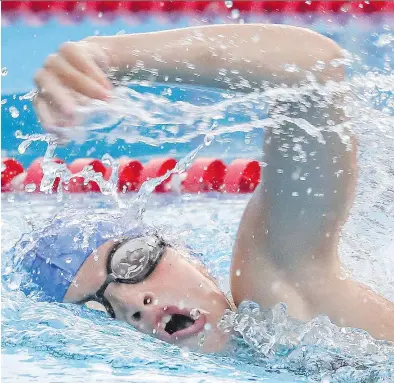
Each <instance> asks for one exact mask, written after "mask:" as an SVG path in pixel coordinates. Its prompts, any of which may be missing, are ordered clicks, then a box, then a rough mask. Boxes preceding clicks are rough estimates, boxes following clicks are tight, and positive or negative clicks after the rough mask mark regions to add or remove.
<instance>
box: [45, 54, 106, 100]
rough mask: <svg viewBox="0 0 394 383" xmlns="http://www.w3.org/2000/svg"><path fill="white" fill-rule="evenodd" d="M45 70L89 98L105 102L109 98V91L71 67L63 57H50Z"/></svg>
mask: <svg viewBox="0 0 394 383" xmlns="http://www.w3.org/2000/svg"><path fill="white" fill-rule="evenodd" d="M94 65H96V64H94ZM45 69H46V70H48V71H49V72H51V73H52V74H54V75H55V76H56V77H57V78H58V80H59V81H60V82H61V83H62V84H63V85H65V86H66V87H69V88H71V89H73V90H75V91H76V92H78V93H81V94H83V95H85V96H87V97H89V98H95V99H98V100H103V101H104V100H106V99H107V98H108V97H109V92H108V89H106V88H105V87H104V86H103V85H101V84H99V83H98V82H97V81H95V80H94V79H92V78H91V77H89V76H88V75H87V74H85V73H83V72H80V71H79V70H78V68H76V67H75V66H73V65H71V64H70V63H69V62H68V61H66V60H65V59H64V58H63V57H61V56H52V57H49V58H48V60H47V62H46V63H45Z"/></svg>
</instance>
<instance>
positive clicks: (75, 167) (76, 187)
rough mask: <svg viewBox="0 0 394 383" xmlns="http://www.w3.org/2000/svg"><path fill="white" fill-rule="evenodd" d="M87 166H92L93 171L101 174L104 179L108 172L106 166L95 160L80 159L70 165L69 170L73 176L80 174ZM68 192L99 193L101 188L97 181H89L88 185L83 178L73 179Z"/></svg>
mask: <svg viewBox="0 0 394 383" xmlns="http://www.w3.org/2000/svg"><path fill="white" fill-rule="evenodd" d="M85 166H91V167H92V170H94V171H95V172H96V173H101V174H102V175H103V177H104V175H105V173H106V171H107V168H106V167H105V166H104V164H103V163H102V162H101V161H100V160H97V159H95V158H80V159H78V160H75V161H74V162H72V163H71V164H70V165H69V169H70V170H71V172H72V173H73V174H75V173H78V172H80V171H81V170H82V169H83V168H84V167H85ZM66 188H67V186H66ZM68 191H69V192H71V193H81V192H82V193H87V192H99V191H100V187H99V185H98V184H97V182H95V181H89V182H88V183H86V182H85V180H84V178H83V177H72V178H71V179H70V183H69V184H68Z"/></svg>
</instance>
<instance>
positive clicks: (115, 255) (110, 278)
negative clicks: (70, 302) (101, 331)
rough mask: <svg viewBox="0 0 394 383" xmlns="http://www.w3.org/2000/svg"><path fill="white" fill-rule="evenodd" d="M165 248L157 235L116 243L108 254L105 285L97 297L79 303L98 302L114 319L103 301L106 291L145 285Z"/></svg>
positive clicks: (124, 239) (122, 240)
mask: <svg viewBox="0 0 394 383" xmlns="http://www.w3.org/2000/svg"><path fill="white" fill-rule="evenodd" d="M166 246H169V245H168V244H167V243H165V242H164V240H162V239H161V238H159V237H158V236H156V235H146V236H143V237H138V238H123V239H120V240H117V241H116V243H115V245H114V246H113V247H112V249H111V250H110V252H109V253H108V259H107V277H106V279H105V282H104V283H103V284H102V285H101V287H100V288H99V289H98V290H97V292H96V293H95V294H94V295H90V296H88V297H86V298H85V299H83V300H82V301H80V302H79V303H86V302H89V301H95V302H98V303H100V304H102V305H103V306H104V307H105V309H106V311H107V312H108V314H109V315H110V316H111V317H112V318H115V311H114V309H113V307H112V305H111V303H109V301H108V299H107V298H105V297H104V293H105V290H106V289H107V287H108V286H109V285H110V284H111V283H113V282H117V283H127V284H136V283H140V282H142V281H144V280H145V279H146V278H148V277H149V275H150V274H152V272H153V271H154V270H155V268H156V266H157V264H158V262H159V260H160V258H161V257H162V255H163V253H164V249H165V247H166Z"/></svg>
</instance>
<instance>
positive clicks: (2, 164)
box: [1, 162, 7, 172]
mask: <svg viewBox="0 0 394 383" xmlns="http://www.w3.org/2000/svg"><path fill="white" fill-rule="evenodd" d="M6 169H7V166H5V163H4V162H2V163H1V171H2V172H4V170H6Z"/></svg>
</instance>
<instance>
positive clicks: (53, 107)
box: [33, 39, 113, 132]
mask: <svg viewBox="0 0 394 383" xmlns="http://www.w3.org/2000/svg"><path fill="white" fill-rule="evenodd" d="M109 66H110V60H109V56H108V54H107V52H106V51H105V49H104V48H102V47H101V46H100V45H99V44H97V43H95V42H93V41H91V39H86V40H82V41H79V42H66V43H64V44H62V45H61V46H60V48H59V51H58V52H57V53H55V54H51V55H50V56H48V58H47V59H46V61H45V63H44V65H43V67H42V68H41V69H39V70H38V71H37V73H36V75H35V83H36V85H37V90H38V91H37V95H36V96H35V98H34V101H33V103H34V107H35V110H36V113H37V115H38V117H39V119H40V121H41V124H42V126H43V128H44V129H46V130H47V131H51V132H54V131H55V130H56V129H55V128H57V127H63V126H73V125H74V123H75V110H76V108H77V107H78V106H80V105H84V104H86V103H87V102H88V101H89V99H97V100H102V101H105V100H107V99H108V98H109V97H110V92H111V89H112V87H113V85H112V83H111V82H110V81H109V79H108V77H107V75H106V70H108V68H109Z"/></svg>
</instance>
